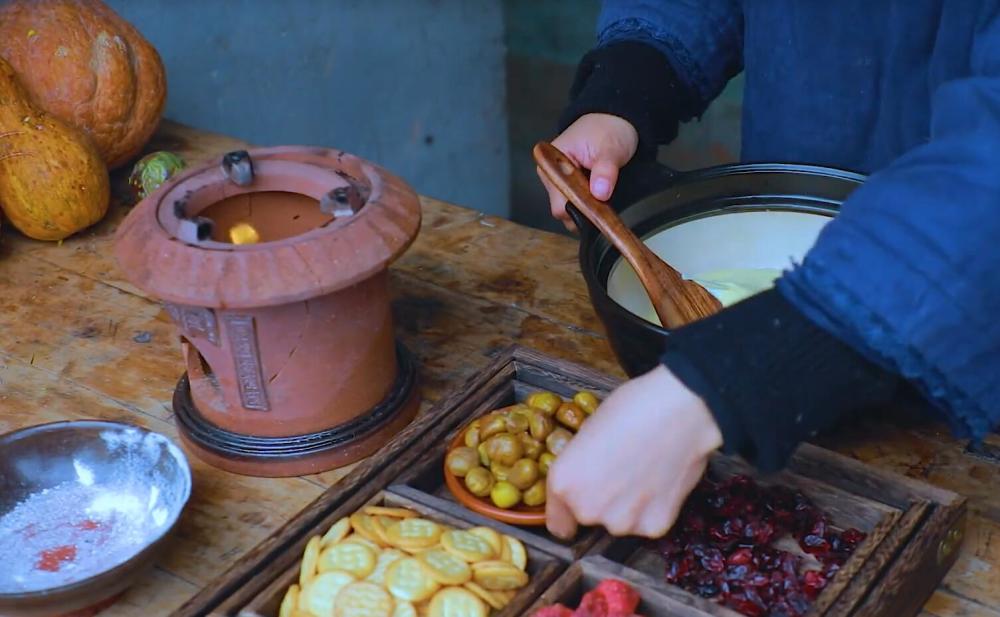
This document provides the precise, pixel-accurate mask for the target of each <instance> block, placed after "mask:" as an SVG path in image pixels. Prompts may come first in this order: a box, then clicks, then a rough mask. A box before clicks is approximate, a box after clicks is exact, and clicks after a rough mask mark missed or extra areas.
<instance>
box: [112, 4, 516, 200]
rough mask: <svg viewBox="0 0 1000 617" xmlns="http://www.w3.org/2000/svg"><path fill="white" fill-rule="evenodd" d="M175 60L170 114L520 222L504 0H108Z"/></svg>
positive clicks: (169, 62)
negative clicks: (363, 161) (336, 152)
mask: <svg viewBox="0 0 1000 617" xmlns="http://www.w3.org/2000/svg"><path fill="white" fill-rule="evenodd" d="M109 4H110V5H111V6H112V7H113V8H114V9H115V10H116V11H118V12H119V13H120V14H121V15H122V16H123V17H125V18H126V19H128V20H129V21H130V22H131V23H132V24H134V25H135V26H136V27H137V28H139V30H140V31H142V33H143V34H144V35H145V36H146V37H147V38H148V39H149V40H150V42H152V43H153V45H155V46H156V48H157V49H158V50H159V51H160V54H161V56H162V57H163V60H164V63H165V64H166V67H167V77H168V81H169V94H168V101H167V110H166V115H167V117H169V118H172V119H175V120H178V121H180V122H184V123H187V124H190V125H193V126H196V127H199V128H203V129H207V130H213V131H217V132H222V133H226V134H230V135H234V136H238V137H241V138H243V139H246V140H248V141H251V142H253V143H256V144H260V145H278V144H284V143H290V144H315V145H324V146H332V147H337V148H341V149H344V150H347V151H350V152H352V153H354V154H358V155H360V156H362V157H365V158H368V159H371V160H373V161H375V162H377V163H379V164H381V165H384V166H385V167H387V168H389V169H390V170H392V171H393V172H394V173H396V174H398V175H400V176H402V177H403V178H405V179H406V180H407V181H408V182H410V183H411V184H412V185H413V186H414V187H415V188H416V189H417V191H419V192H420V193H423V194H426V195H430V196H433V197H438V198H441V199H445V200H447V201H452V202H455V203H460V204H463V205H466V206H469V207H472V208H477V209H480V210H483V211H486V212H489V213H491V214H497V215H501V216H507V215H509V212H510V198H509V173H508V166H509V156H508V145H507V125H506V112H505V102H506V94H505V90H504V89H505V80H504V38H503V37H504V27H503V10H502V5H501V3H500V2H499V1H498V0H199V1H195V0H109Z"/></svg>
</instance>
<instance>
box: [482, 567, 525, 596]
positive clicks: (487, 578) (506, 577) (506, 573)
mask: <svg viewBox="0 0 1000 617" xmlns="http://www.w3.org/2000/svg"><path fill="white" fill-rule="evenodd" d="M472 580H474V581H475V582H476V583H478V584H479V585H482V586H483V587H484V588H486V589H488V590H489V591H508V590H510V589H520V588H521V587H524V586H525V585H527V584H528V574H527V572H524V571H523V570H521V569H519V568H518V567H517V566H515V565H514V564H510V563H507V562H506V561H480V562H479V563H474V564H472Z"/></svg>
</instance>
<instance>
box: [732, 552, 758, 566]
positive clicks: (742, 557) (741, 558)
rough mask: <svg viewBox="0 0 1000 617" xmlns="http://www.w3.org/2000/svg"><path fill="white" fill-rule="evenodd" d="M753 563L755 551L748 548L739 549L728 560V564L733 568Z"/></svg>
mask: <svg viewBox="0 0 1000 617" xmlns="http://www.w3.org/2000/svg"><path fill="white" fill-rule="evenodd" d="M752 562H753V551H752V550H750V549H748V548H741V549H737V550H735V551H733V553H732V554H731V555H729V557H727V558H726V563H728V564H729V565H731V566H742V565H746V564H749V563H752Z"/></svg>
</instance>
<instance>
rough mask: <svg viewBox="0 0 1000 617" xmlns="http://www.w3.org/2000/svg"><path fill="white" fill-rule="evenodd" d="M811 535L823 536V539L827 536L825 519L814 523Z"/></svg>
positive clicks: (810, 531)
mask: <svg viewBox="0 0 1000 617" xmlns="http://www.w3.org/2000/svg"><path fill="white" fill-rule="evenodd" d="M809 533H810V534H811V535H814V536H821V537H822V536H825V535H826V519H824V518H822V517H820V518H818V519H816V521H815V522H813V524H812V529H810V530H809Z"/></svg>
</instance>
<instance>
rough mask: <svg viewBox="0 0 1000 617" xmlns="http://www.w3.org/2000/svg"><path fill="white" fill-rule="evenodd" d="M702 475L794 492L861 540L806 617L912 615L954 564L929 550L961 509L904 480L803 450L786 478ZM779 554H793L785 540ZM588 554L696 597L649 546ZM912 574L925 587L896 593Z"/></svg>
mask: <svg viewBox="0 0 1000 617" xmlns="http://www.w3.org/2000/svg"><path fill="white" fill-rule="evenodd" d="M709 469H710V471H709V476H710V477H712V478H715V479H723V478H727V477H730V476H733V475H736V474H745V475H749V476H751V477H753V478H754V479H755V480H756V481H757V482H758V483H759V484H760V485H762V486H773V485H780V486H785V487H788V488H792V489H796V490H799V491H801V492H802V493H803V494H805V495H806V496H807V497H809V499H810V500H812V502H813V503H814V504H815V505H816V507H817V508H819V509H820V510H822V511H823V512H825V513H826V514H827V516H828V517H829V519H830V522H831V524H832V525H831V526H832V527H833V528H834V529H836V530H844V529H846V528H849V527H855V528H857V529H860V530H861V531H864V532H865V533H867V534H868V537H867V538H865V540H864V541H863V542H862V543H861V544H859V545H858V547H857V548H856V549H855V551H854V553H852V554H851V556H850V557H849V558H848V559H847V561H846V562H845V563H844V564H843V566H842V567H841V569H840V571H838V572H837V574H836V575H835V576H834V577H833V578H832V579H831V580H830V581H829V582H828V583H827V586H826V587H825V588H824V589H823V591H822V592H821V593H820V595H819V596H818V597H817V598H816V600H815V601H814V603H813V605H812V609H811V612H810V614H811V615H817V616H818V615H823V616H833V615H882V614H885V615H889V614H891V615H901V616H902V615H915V614H916V613H917V612H919V609H920V607H921V606H922V605H923V602H924V601H925V600H926V598H927V597H928V596H929V595H930V593H931V592H932V591H933V589H934V587H935V586H936V584H937V582H938V581H940V579H941V578H942V577H943V576H944V573H945V572H946V571H947V569H948V568H949V567H950V565H951V563H953V562H954V559H955V555H954V554H953V553H952V554H949V555H947V556H945V555H942V558H941V559H937V558H935V559H933V560H930V559H929V558H928V557H927V555H928V554H929V553H932V552H934V550H936V549H934V550H932V548H931V545H933V546H934V547H939V546H940V545H941V544H942V543H944V542H945V541H946V538H947V537H948V534H949V533H951V534H952V535H955V534H958V535H959V536H960V535H961V528H962V525H963V524H964V501H963V500H961V499H960V498H958V497H957V496H955V495H953V494H951V493H948V492H947V491H939V490H938V489H935V488H933V487H926V486H925V485H922V484H920V483H915V484H912V485H911V482H909V481H906V480H907V479H905V478H895V477H893V476H891V475H890V474H884V473H882V472H879V471H877V470H874V469H871V468H869V467H866V466H864V465H861V464H860V463H857V462H856V461H853V460H851V459H848V458H846V457H843V456H840V455H837V454H835V453H832V452H829V451H826V450H822V449H820V448H815V447H813V446H808V445H806V446H803V447H801V448H800V449H799V451H798V452H797V453H796V455H795V459H794V463H793V464H792V465H790V466H789V469H788V470H785V471H782V472H779V473H776V474H770V475H768V476H764V477H761V476H760V475H759V474H756V473H755V472H754V471H753V469H752V468H750V467H749V466H748V465H746V464H745V463H744V462H742V461H740V460H738V459H734V458H730V457H725V456H721V455H716V456H714V457H713V458H712V461H711V463H710V467H709ZM810 474H812V475H810ZM817 476H818V477H817ZM908 485H910V486H908ZM935 521H936V522H935ZM944 521H949V523H945V522H944ZM945 528H947V529H945ZM951 530H954V531H951ZM778 546H779V548H792V549H793V550H797V544H796V543H795V542H794V540H791V539H788V540H787V543H779V545H778ZM955 552H957V551H955ZM591 554H593V555H600V556H602V557H605V558H607V559H608V560H609V561H610V562H612V563H615V564H617V565H619V566H620V567H621V568H622V569H621V571H620V572H621V574H622V575H623V576H626V578H627V577H628V576H636V575H637V574H641V575H643V578H641V580H643V581H645V582H646V583H647V584H648V585H650V586H652V588H654V589H656V590H658V591H660V592H662V593H669V594H674V593H675V592H677V591H681V592H682V593H685V594H688V595H691V596H692V597H696V596H695V594H689V593H688V592H686V591H683V590H682V589H681V588H680V587H677V586H675V585H672V584H670V583H668V582H666V581H665V580H664V571H665V567H666V562H665V560H664V559H663V557H662V556H660V555H659V554H658V553H657V552H656V550H655V547H654V546H653V543H651V542H650V541H647V540H644V539H638V538H613V537H610V536H607V537H605V538H604V539H602V540H601V541H600V542H599V543H598V544H597V545H595V547H594V548H593V549H592V550H591ZM904 554H907V555H908V556H907V557H903V555H904ZM949 560H950V561H949ZM913 572H918V573H919V575H918V580H920V579H923V580H928V581H932V582H931V584H930V585H928V586H926V587H924V588H920V587H911V586H910V585H906V586H907V587H910V590H909V591H908V592H907V593H900V586H901V585H900V580H899V579H900V577H901V576H909V575H910V574H909V573H913ZM712 603H713V604H716V603H715V602H714V601H713V602H712ZM866 606H867V607H870V608H865V607H866ZM727 610H728V609H727ZM871 611H875V612H871ZM709 614H715V613H709Z"/></svg>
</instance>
